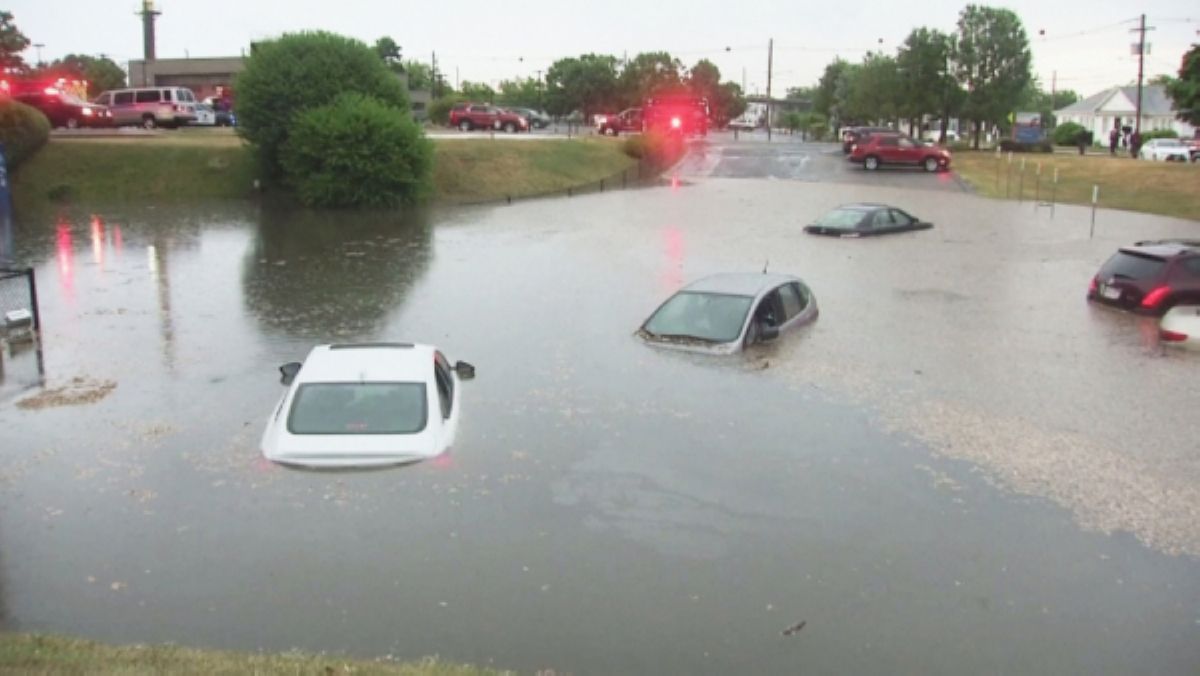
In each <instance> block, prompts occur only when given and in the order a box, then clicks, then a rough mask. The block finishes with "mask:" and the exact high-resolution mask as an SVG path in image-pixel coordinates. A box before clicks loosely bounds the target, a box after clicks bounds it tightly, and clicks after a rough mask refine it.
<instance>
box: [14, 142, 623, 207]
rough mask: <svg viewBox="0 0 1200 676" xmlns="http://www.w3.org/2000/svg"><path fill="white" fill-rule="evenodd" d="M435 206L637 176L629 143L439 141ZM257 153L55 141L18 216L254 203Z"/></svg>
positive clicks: (219, 146)
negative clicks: (109, 207) (129, 204)
mask: <svg viewBox="0 0 1200 676" xmlns="http://www.w3.org/2000/svg"><path fill="white" fill-rule="evenodd" d="M435 147H436V154H435V157H436V159H435V169H434V177H433V184H434V195H433V200H434V201H435V202H444V203H461V202H478V201H489V200H502V199H504V198H505V197H509V196H511V197H522V196H527V195H538V194H544V193H551V192H556V191H564V190H566V189H567V188H572V187H579V186H586V185H590V184H595V183H597V182H599V181H600V180H601V179H604V178H609V177H611V176H613V175H614V174H619V173H620V172H622V171H624V170H626V169H631V175H632V172H633V171H634V170H633V169H632V168H633V167H634V165H635V161H634V160H633V159H631V158H630V157H628V156H627V155H626V154H625V153H623V152H622V150H621V144H620V143H617V142H613V141H610V140H606V139H598V138H597V139H580V140H572V141H561V140H554V141H551V140H546V141H532V140H520V141H512V140H508V141H505V140H491V139H488V138H487V137H485V136H480V137H479V138H477V139H469V140H458V139H455V140H445V141H436V140H435ZM256 176H257V172H256V168H255V162H254V158H253V156H252V154H251V153H250V152H249V151H248V150H247V148H246V146H245V145H244V144H243V143H242V141H241V139H239V138H238V137H236V136H234V135H232V134H229V133H220V132H211V131H208V130H181V131H175V132H164V133H161V134H159V135H157V136H154V137H136V138H116V137H97V138H61V137H56V138H54V139H52V140H51V141H50V142H49V143H48V144H46V146H45V147H43V148H42V149H41V150H40V151H39V152H38V153H37V154H36V155H35V156H34V157H32V158H31V159H29V160H28V161H26V163H25V164H23V165H22V166H21V167H19V168H18V170H17V171H16V172H14V174H13V182H12V186H13V195H14V200H15V202H16V207H17V208H18V209H22V208H37V207H40V206H45V205H47V204H54V203H61V202H75V203H89V204H94V203H107V202H124V201H131V200H139V201H146V202H152V203H162V202H185V201H189V200H196V199H205V198H216V199H239V198H244V197H248V196H251V195H253V194H254V189H253V184H254V179H255V177H256Z"/></svg>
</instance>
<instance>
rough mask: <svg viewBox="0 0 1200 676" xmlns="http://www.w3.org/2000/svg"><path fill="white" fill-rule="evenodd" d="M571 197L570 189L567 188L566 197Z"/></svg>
mask: <svg viewBox="0 0 1200 676" xmlns="http://www.w3.org/2000/svg"><path fill="white" fill-rule="evenodd" d="M571 196H572V195H571V189H570V188H567V197H571Z"/></svg>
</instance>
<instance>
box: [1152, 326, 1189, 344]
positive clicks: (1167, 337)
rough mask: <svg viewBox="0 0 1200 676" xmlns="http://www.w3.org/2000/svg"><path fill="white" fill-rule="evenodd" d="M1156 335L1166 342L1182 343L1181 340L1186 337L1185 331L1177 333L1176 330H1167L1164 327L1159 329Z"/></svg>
mask: <svg viewBox="0 0 1200 676" xmlns="http://www.w3.org/2000/svg"><path fill="white" fill-rule="evenodd" d="M1158 337H1159V338H1162V340H1163V342H1167V343H1182V342H1183V341H1185V340H1187V339H1188V337H1187V334H1186V333H1179V332H1178V331H1168V330H1166V329H1161V330H1159V332H1158Z"/></svg>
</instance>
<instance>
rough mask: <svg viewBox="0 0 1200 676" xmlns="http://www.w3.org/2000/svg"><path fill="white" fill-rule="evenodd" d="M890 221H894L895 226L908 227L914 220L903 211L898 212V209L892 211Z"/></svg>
mask: <svg viewBox="0 0 1200 676" xmlns="http://www.w3.org/2000/svg"><path fill="white" fill-rule="evenodd" d="M892 220H893V221H895V223H896V225H909V224H910V223H913V222H914V221H915V220H916V219H914V218H912V217H911V216H909V215H908V214H906V213H904V212H903V211H900V210H899V209H892Z"/></svg>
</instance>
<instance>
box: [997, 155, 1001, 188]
mask: <svg viewBox="0 0 1200 676" xmlns="http://www.w3.org/2000/svg"><path fill="white" fill-rule="evenodd" d="M1000 165H1001V162H1000V146H996V194H997V195H999V194H1000Z"/></svg>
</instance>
